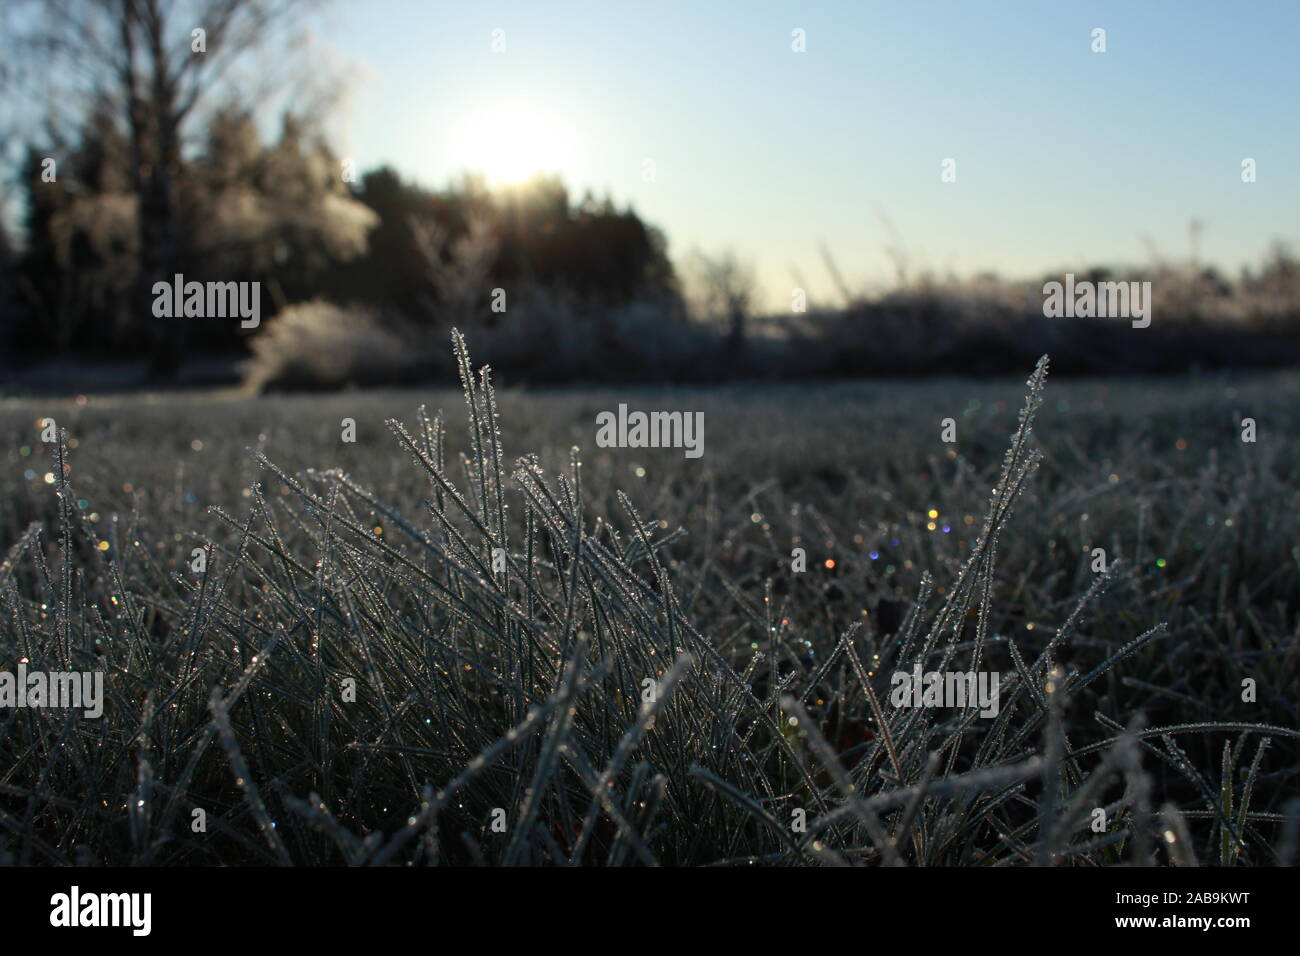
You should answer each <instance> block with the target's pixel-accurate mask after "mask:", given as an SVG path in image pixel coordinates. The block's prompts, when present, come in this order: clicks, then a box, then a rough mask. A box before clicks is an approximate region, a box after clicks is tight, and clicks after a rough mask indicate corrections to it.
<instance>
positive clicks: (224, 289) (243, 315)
mask: <svg viewBox="0 0 1300 956" xmlns="http://www.w3.org/2000/svg"><path fill="white" fill-rule="evenodd" d="M153 294H154V300H153V314H154V317H155V318H159V319H179V318H182V317H184V318H187V319H190V318H198V319H233V318H238V319H240V323H239V327H240V328H243V329H255V328H257V327H258V325H259V324H261V321H262V283H260V282H186V281H185V276H183V275H181V274H180V273H179V272H178V273H176V276H175V278H174V279H173V280H172V281H171V282H170V283H169V282H155V283H154V284H153Z"/></svg>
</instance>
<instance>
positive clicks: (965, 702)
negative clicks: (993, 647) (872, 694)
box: [889, 664, 1002, 717]
mask: <svg viewBox="0 0 1300 956" xmlns="http://www.w3.org/2000/svg"><path fill="white" fill-rule="evenodd" d="M889 682H890V684H891V687H890V691H889V701H890V703H892V704H893V705H894V706H895V707H978V708H980V716H981V717H996V716H997V715H998V690H999V688H1000V686H1001V683H1002V676H1001V675H1000V674H999V673H998V672H997V671H929V672H928V673H925V674H922V673H921V665H920V664H917V665H916V666H915V667H913V668H912V671H911V673H909V672H907V671H895V672H894V676H893V677H891V678H890V681H889Z"/></svg>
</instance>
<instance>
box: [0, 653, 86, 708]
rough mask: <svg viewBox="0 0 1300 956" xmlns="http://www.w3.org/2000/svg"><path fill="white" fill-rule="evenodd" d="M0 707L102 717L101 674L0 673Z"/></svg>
mask: <svg viewBox="0 0 1300 956" xmlns="http://www.w3.org/2000/svg"><path fill="white" fill-rule="evenodd" d="M0 707H60V708H73V709H77V710H83V711H84V714H85V716H86V717H90V718H95V717H102V716H103V714H104V672H103V671H50V672H48V673H47V672H45V671H30V672H29V671H28V670H27V665H26V664H23V663H20V664H19V665H18V671H17V673H12V672H10V671H0Z"/></svg>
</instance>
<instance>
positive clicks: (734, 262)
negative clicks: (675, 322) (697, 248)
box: [692, 250, 758, 352]
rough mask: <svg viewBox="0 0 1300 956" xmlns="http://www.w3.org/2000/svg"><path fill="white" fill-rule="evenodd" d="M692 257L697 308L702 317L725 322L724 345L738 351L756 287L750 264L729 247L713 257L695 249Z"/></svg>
mask: <svg viewBox="0 0 1300 956" xmlns="http://www.w3.org/2000/svg"><path fill="white" fill-rule="evenodd" d="M692 258H693V259H694V272H695V276H694V279H695V283H694V284H695V286H696V291H695V299H696V303H697V308H698V309H699V310H700V311H702V312H703V313H704V315H705V317H706V318H708V319H711V320H713V321H717V322H723V323H725V324H726V326H727V348H728V349H729V350H730V351H733V352H739V351H741V350H742V349H743V348H744V346H745V325H746V323H747V322H748V321H749V317H750V314H751V313H752V311H753V308H754V300H755V298H756V290H757V286H758V282H757V279H756V278H755V275H754V268H753V266H752V265H751V264H749V263H745V262H741V261H740V260H739V259H737V258H736V255H735V253H734V252H732V251H730V250H727V251H725V252H722V253H719V254H718V255H716V256H711V255H707V254H706V253H703V252H696V253H695V254H694V256H693V257H692Z"/></svg>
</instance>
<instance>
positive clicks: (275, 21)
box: [0, 0, 314, 375]
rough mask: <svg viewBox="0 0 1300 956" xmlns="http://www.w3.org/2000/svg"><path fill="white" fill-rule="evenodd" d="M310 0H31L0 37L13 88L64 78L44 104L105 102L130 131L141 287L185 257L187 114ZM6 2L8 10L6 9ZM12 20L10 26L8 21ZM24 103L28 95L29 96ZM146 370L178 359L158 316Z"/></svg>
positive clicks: (173, 338)
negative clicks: (181, 179)
mask: <svg viewBox="0 0 1300 956" xmlns="http://www.w3.org/2000/svg"><path fill="white" fill-rule="evenodd" d="M313 5H314V4H312V3H304V2H293V0H281V2H274V0H194V2H185V0H179V2H170V0H39V2H37V3H35V4H32V5H29V7H28V8H27V9H26V11H25V13H26V16H17V15H16V16H13V17H12V18H11V21H10V23H9V24H6V27H7V29H6V31H5V33H4V36H3V37H0V60H4V61H6V62H7V63H8V64H9V67H8V68H7V69H6V71H5V72H4V74H3V76H0V80H3V81H4V84H5V87H6V89H4V90H3V91H0V92H4V93H6V94H10V95H12V94H13V92H14V88H15V87H22V86H23V85H24V83H26V84H27V85H29V86H31V85H34V84H32V83H31V80H32V79H33V77H35V76H40V77H41V78H42V79H45V78H48V77H66V78H68V86H67V87H66V88H63V89H57V90H51V99H50V108H51V109H53V110H55V111H58V112H64V113H66V112H69V111H72V112H74V113H75V112H76V111H78V110H80V111H84V110H85V108H86V104H87V103H90V102H96V103H107V104H110V107H111V109H112V110H113V111H114V112H115V114H116V116H117V117H118V120H119V121H120V122H121V124H122V127H123V129H125V130H126V132H127V134H128V140H129V143H130V152H131V190H132V192H133V193H134V196H135V199H136V204H137V207H136V223H137V229H138V232H139V248H140V269H139V278H138V284H139V289H138V292H137V294H138V295H139V296H140V301H142V302H144V301H148V298H149V295H150V290H151V289H152V286H153V283H154V282H155V281H157V280H159V279H169V278H170V277H171V275H172V274H173V273H175V272H177V271H180V270H181V267H182V265H183V263H182V261H181V259H182V243H181V235H180V230H181V219H180V196H179V189H178V176H179V174H180V171H181V150H182V141H183V137H184V136H185V134H186V127H187V124H188V123H189V122H190V120H191V119H192V117H193V116H194V115H195V111H196V108H197V107H198V105H199V104H200V102H201V101H203V100H204V99H205V98H209V97H210V96H211V94H212V92H213V90H214V89H216V88H217V87H219V86H220V85H221V83H222V80H223V78H224V77H226V75H227V74H228V72H229V71H230V69H231V67H232V66H233V65H234V64H235V63H237V62H239V61H240V60H241V59H243V58H245V57H246V56H248V55H249V54H250V53H251V52H252V51H254V50H256V49H258V48H259V47H263V46H265V45H267V44H268V43H271V42H273V41H274V40H277V39H283V38H284V37H285V36H286V35H287V34H288V32H289V27H290V25H291V23H292V22H293V21H294V20H296V19H298V18H300V17H301V16H302V15H303V14H304V12H305V11H307V10H309V9H311V8H312V6H313ZM11 12H12V11H11ZM9 27H12V29H8V28H9ZM29 105H30V104H29ZM150 328H151V330H152V335H151V338H152V341H151V352H152V372H153V373H154V374H155V375H167V374H170V373H172V372H174V371H175V369H176V367H177V366H178V365H179V363H180V359H181V352H182V343H181V339H180V329H181V325H180V324H179V323H174V322H163V323H155V324H153V325H151V326H150Z"/></svg>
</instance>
